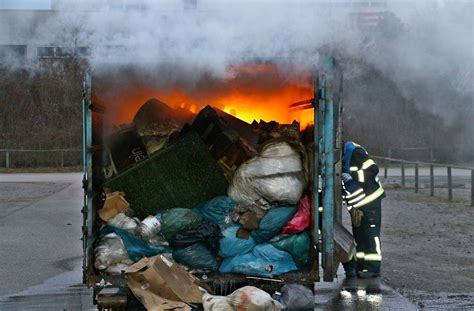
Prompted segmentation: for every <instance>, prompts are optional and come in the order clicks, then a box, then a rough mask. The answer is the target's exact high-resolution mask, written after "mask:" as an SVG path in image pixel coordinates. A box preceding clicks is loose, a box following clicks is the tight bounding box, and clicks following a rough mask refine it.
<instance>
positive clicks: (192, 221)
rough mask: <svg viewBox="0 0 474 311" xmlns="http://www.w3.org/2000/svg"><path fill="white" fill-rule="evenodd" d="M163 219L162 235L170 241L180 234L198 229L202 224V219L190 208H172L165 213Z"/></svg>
mask: <svg viewBox="0 0 474 311" xmlns="http://www.w3.org/2000/svg"><path fill="white" fill-rule="evenodd" d="M161 219H162V224H161V231H160V234H161V235H162V236H164V237H165V239H166V240H168V241H169V240H170V239H172V238H173V237H174V236H175V234H177V233H178V232H180V231H185V230H190V229H194V228H197V227H198V226H199V225H200V224H201V222H202V217H201V216H200V215H199V214H198V213H196V212H195V211H193V210H192V209H188V208H172V209H170V210H168V211H166V212H164V213H163V214H162V215H161Z"/></svg>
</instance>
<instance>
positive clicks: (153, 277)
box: [125, 255, 203, 311]
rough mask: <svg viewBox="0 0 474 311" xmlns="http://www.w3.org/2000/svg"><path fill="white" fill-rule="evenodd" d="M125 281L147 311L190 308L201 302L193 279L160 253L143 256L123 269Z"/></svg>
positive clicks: (200, 293)
mask: <svg viewBox="0 0 474 311" xmlns="http://www.w3.org/2000/svg"><path fill="white" fill-rule="evenodd" d="M125 275H126V279H127V284H128V287H129V288H130V290H131V291H132V292H133V294H134V295H135V297H137V299H138V300H140V302H141V303H142V304H143V305H144V306H145V307H146V308H147V310H153V311H154V310H191V307H190V306H188V305H187V303H191V304H192V303H196V304H200V303H202V296H203V291H202V290H201V289H200V288H199V285H198V284H197V278H195V277H194V276H193V275H192V274H190V273H189V272H187V271H186V270H185V269H184V267H183V266H181V265H179V264H177V263H175V262H174V261H172V260H169V259H167V258H166V257H164V256H162V255H158V256H154V257H151V258H143V259H141V260H140V261H139V262H137V263H135V264H134V265H132V266H130V267H129V268H128V269H127V270H126V271H125Z"/></svg>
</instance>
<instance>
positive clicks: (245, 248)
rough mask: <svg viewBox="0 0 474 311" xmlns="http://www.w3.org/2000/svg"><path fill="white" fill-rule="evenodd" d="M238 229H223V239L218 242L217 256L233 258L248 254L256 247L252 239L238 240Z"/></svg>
mask: <svg viewBox="0 0 474 311" xmlns="http://www.w3.org/2000/svg"><path fill="white" fill-rule="evenodd" d="M238 231H239V227H237V226H235V227H230V228H227V229H225V230H224V231H223V232H222V234H223V235H224V237H223V238H222V239H221V240H220V242H219V244H220V247H219V256H221V257H233V256H237V255H241V254H246V253H248V252H250V251H251V250H252V249H253V248H254V247H255V245H256V243H255V241H254V240H253V238H251V237H250V238H248V239H240V238H238V237H237V232H238Z"/></svg>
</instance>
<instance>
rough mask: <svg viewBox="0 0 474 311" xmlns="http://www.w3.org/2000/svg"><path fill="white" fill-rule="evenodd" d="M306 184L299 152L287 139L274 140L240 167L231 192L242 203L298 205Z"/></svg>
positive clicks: (237, 201) (230, 189) (229, 192)
mask: <svg viewBox="0 0 474 311" xmlns="http://www.w3.org/2000/svg"><path fill="white" fill-rule="evenodd" d="M305 184H306V181H305V172H304V168H303V164H302V161H301V157H300V155H299V153H298V152H297V151H295V150H294V149H293V148H292V147H291V146H290V145H289V144H288V143H286V142H274V143H270V144H268V145H267V146H265V147H264V149H263V150H262V153H261V155H260V156H257V157H255V158H252V159H250V160H248V161H247V162H245V163H244V164H242V165H241V166H240V167H239V168H238V169H237V171H236V172H235V174H234V177H233V180H232V183H231V185H230V187H229V190H228V194H229V196H230V197H231V198H232V199H233V200H234V201H235V202H236V203H238V204H242V205H250V204H252V203H258V204H261V205H263V206H269V205H270V204H271V203H273V202H279V203H289V204H296V203H297V202H298V200H299V199H300V197H301V195H302V193H303V189H304V188H305Z"/></svg>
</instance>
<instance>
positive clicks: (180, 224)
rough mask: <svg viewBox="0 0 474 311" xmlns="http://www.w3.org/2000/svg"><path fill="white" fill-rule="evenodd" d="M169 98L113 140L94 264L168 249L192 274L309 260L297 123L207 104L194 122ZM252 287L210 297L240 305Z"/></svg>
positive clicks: (266, 271)
mask: <svg viewBox="0 0 474 311" xmlns="http://www.w3.org/2000/svg"><path fill="white" fill-rule="evenodd" d="M163 105H165V104H164V103H161V102H160V101H157V100H150V101H148V102H147V103H146V104H145V105H144V107H142V109H141V110H140V111H139V113H138V114H137V117H135V122H134V124H132V127H131V128H128V129H127V131H128V134H127V135H128V136H127V139H128V142H130V140H133V139H130V137H133V138H134V142H133V143H131V144H130V145H129V146H125V145H124V141H120V137H123V134H121V133H122V132H120V131H123V129H121V130H120V131H119V132H117V133H114V134H112V135H111V136H110V137H109V140H108V141H107V140H106V141H107V146H108V149H107V154H108V156H107V157H105V158H107V161H108V162H106V163H105V165H106V167H105V169H104V179H105V182H104V184H103V189H104V193H105V194H104V195H103V198H102V204H101V205H102V206H101V207H100V209H98V218H99V219H100V222H101V225H100V226H101V229H100V231H99V233H98V236H97V239H96V242H95V248H94V255H95V258H94V267H95V269H97V270H98V271H99V272H100V273H106V274H120V273H123V272H125V273H126V274H130V273H132V272H133V271H135V272H136V271H139V270H140V269H138V268H140V266H141V265H143V264H144V263H143V262H142V261H143V260H145V261H146V262H145V264H150V262H148V260H150V258H160V262H166V261H170V262H175V263H176V265H179V266H182V267H184V269H186V270H187V271H189V272H191V273H194V272H211V271H216V272H217V271H218V272H221V273H240V274H244V275H247V276H254V277H265V278H271V277H276V276H280V275H282V274H284V273H287V272H291V271H295V270H298V269H301V268H304V267H306V266H307V265H308V264H309V251H310V244H311V238H310V233H309V227H310V219H311V199H310V196H309V195H308V194H307V190H308V189H307V185H308V177H307V176H308V169H307V164H306V153H305V147H304V146H303V145H302V143H301V141H300V138H299V125H298V124H292V125H279V124H278V123H276V122H270V123H266V122H263V121H261V122H260V123H257V122H254V123H253V124H248V123H245V122H243V121H241V120H239V119H237V118H235V117H234V116H231V115H228V114H226V113H225V112H223V111H221V110H218V109H216V108H212V107H209V106H207V107H205V108H204V109H202V110H201V112H200V113H199V114H198V115H197V116H193V117H194V118H193V120H192V122H190V121H189V120H190V118H189V116H187V117H188V121H187V122H190V123H186V122H184V121H183V120H184V119H185V118H183V117H179V118H178V117H174V116H176V115H177V114H176V112H173V111H172V110H173V109H172V108H169V107H167V106H166V105H165V106H166V107H164V106H163ZM143 110H147V111H148V113H147V114H145V113H143ZM154 110H158V111H160V112H165V113H162V114H160V113H150V111H154ZM178 115H179V114H178ZM145 116H147V117H146V118H145ZM162 118H165V119H166V120H165V121H166V122H163V123H162V124H161V125H159V124H160V121H162V120H161V119H162ZM173 118H174V119H173ZM130 132H133V135H130ZM121 135H122V136H121ZM117 146H120V148H118V147H117ZM137 146H138V147H137ZM137 154H139V156H137ZM123 159H125V160H123ZM117 161H120V162H117ZM155 261H156V260H155ZM138 263H140V265H139V267H137V266H136V265H137V264H138ZM128 279H130V278H128ZM129 285H130V284H129ZM246 290H247V289H246V288H242V289H240V292H238V293H234V294H232V295H233V296H232V295H231V296H228V297H225V299H223V298H219V297H216V296H213V297H211V296H209V295H208V294H207V295H208V296H205V298H204V300H203V301H205V304H204V306H206V305H213V304H224V305H225V304H230V305H232V306H236V302H235V301H238V300H239V299H238V298H235V297H237V296H239V295H244V294H245V292H246ZM137 295H140V294H137ZM172 298H173V297H172ZM174 298H176V297H174ZM178 298H181V299H180V300H179V299H178V300H177V301H184V300H183V299H182V297H178ZM170 300H172V301H176V299H171V298H170ZM194 300H196V299H194ZM188 302H195V301H188ZM274 307H275V310H277V309H279V305H278V304H275V305H274ZM209 310H212V308H211V307H210V308H209ZM215 310H221V309H215ZM222 310H225V309H222ZM229 310H230V309H229ZM266 310H273V309H272V308H268V309H266Z"/></svg>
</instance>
